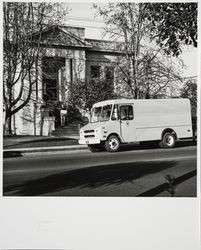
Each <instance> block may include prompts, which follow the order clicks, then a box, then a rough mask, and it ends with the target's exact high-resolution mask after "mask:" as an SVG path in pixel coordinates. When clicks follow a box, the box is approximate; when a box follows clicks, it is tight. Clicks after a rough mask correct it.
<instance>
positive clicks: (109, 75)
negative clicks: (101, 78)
mask: <svg viewBox="0 0 201 250" xmlns="http://www.w3.org/2000/svg"><path fill="white" fill-rule="evenodd" d="M105 79H106V81H107V82H109V83H113V82H114V68H113V67H111V66H106V67H105Z"/></svg>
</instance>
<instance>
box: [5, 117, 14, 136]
mask: <svg viewBox="0 0 201 250" xmlns="http://www.w3.org/2000/svg"><path fill="white" fill-rule="evenodd" d="M4 135H13V132H12V116H7V117H6V119H5V125H4Z"/></svg>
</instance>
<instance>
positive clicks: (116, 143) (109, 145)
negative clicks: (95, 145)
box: [105, 135, 120, 152]
mask: <svg viewBox="0 0 201 250" xmlns="http://www.w3.org/2000/svg"><path fill="white" fill-rule="evenodd" d="M119 147H120V140H119V138H118V137H117V136H116V135H111V136H109V138H108V139H107V141H106V142H105V149H106V150H107V151H108V152H117V151H118V150H119Z"/></svg>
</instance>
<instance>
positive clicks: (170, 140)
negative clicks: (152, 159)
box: [159, 133, 176, 148]
mask: <svg viewBox="0 0 201 250" xmlns="http://www.w3.org/2000/svg"><path fill="white" fill-rule="evenodd" d="M175 142H176V138H175V135H174V134H173V133H165V134H164V135H163V138H162V141H161V142H160V143H159V145H160V147H161V148H173V147H174V146H175Z"/></svg>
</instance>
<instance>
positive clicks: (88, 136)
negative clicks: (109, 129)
mask: <svg viewBox="0 0 201 250" xmlns="http://www.w3.org/2000/svg"><path fill="white" fill-rule="evenodd" d="M84 137H85V138H90V137H95V135H85V136H84Z"/></svg>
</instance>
